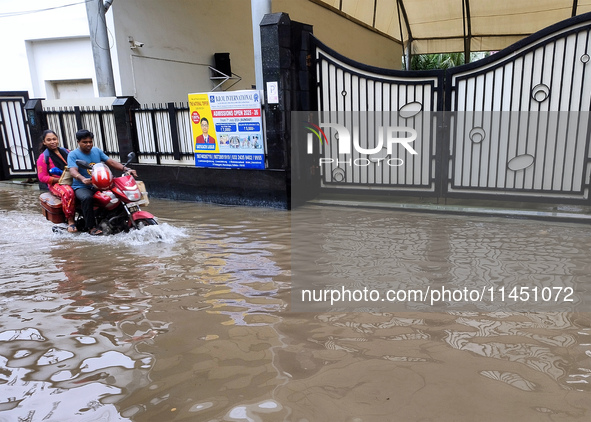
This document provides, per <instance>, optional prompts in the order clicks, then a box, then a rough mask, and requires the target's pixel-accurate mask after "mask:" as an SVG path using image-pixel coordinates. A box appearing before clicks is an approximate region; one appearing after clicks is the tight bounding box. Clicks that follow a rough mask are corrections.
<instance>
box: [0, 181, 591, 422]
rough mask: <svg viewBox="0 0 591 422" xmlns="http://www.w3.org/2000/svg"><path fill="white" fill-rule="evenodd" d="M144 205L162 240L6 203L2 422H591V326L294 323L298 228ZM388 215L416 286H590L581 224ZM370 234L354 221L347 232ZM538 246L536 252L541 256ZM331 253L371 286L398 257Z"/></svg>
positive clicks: (331, 316)
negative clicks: (49, 217)
mask: <svg viewBox="0 0 591 422" xmlns="http://www.w3.org/2000/svg"><path fill="white" fill-rule="evenodd" d="M150 208H151V211H152V212H153V213H154V214H155V215H157V216H159V217H160V223H161V225H160V226H158V227H148V228H147V229H145V231H142V232H136V233H131V234H127V235H117V236H112V237H102V238H93V237H91V236H88V235H84V234H79V235H74V236H72V235H63V234H62V235H58V234H53V233H51V231H50V229H49V228H50V226H51V224H50V223H48V222H46V221H45V220H44V219H43V217H42V216H41V213H40V211H39V209H38V208H37V203H36V194H35V193H34V192H29V191H24V190H16V189H6V188H4V189H2V188H0V250H1V251H3V252H4V253H3V254H2V255H0V263H1V268H2V269H3V272H2V274H0V289H1V295H0V421H7V422H8V421H10V422H12V421H17V420H19V418H20V419H21V420H25V421H30V422H33V421H42V420H46V421H96V420H109V421H134V422H140V421H278V420H285V421H302V422H303V421H319V420H322V421H384V420H403V421H411V420H438V421H473V420H484V421H487V420H488V421H499V420H520V421H529V420H544V418H545V419H549V420H588V419H589V416H590V415H591V403H589V400H588V397H589V392H590V391H591V386H590V384H589V381H591V316H590V315H589V314H588V313H570V312H545V313H537V312H510V311H508V310H501V309H483V310H481V311H480V312H475V311H468V310H462V309H459V310H453V309H452V310H449V309H448V310H446V312H426V309H423V308H411V309H410V311H409V310H408V309H407V310H406V311H405V312H399V313H396V312H384V311H381V312H357V313H352V312H331V313H329V312H316V313H296V312H293V310H290V292H291V290H290V288H291V284H290V281H291V261H290V259H291V255H290V245H291V244H290V242H291V235H292V233H291V229H290V223H291V221H290V219H291V218H292V215H291V214H290V213H287V212H284V211H276V210H265V209H252V208H241V207H217V206H213V205H207V204H191V203H174V202H166V201H158V200H153V201H152V202H151V204H150ZM380 212H382V213H383V214H381V215H379V218H381V219H383V220H384V221H388V222H389V223H392V222H396V223H397V226H399V227H404V230H403V231H401V232H399V233H397V234H395V236H394V238H390V237H385V238H384V239H383V240H384V242H385V243H386V244H387V245H388V248H389V250H390V252H392V251H394V252H395V255H396V257H397V260H396V262H397V263H398V264H399V265H398V266H397V267H396V268H397V270H396V271H398V274H400V275H401V276H402V279H403V280H404V281H405V282H408V283H409V285H414V284H413V283H416V282H417V281H419V282H420V281H421V280H423V281H424V282H425V283H428V282H441V283H443V282H446V283H447V282H449V283H458V285H462V280H464V281H466V280H467V279H470V278H474V279H486V280H494V279H495V277H501V274H502V273H504V272H507V273H510V274H517V273H521V274H534V275H535V274H543V275H545V277H548V279H547V280H553V279H554V278H556V279H558V278H560V280H564V278H563V277H565V276H566V277H567V278H566V280H567V281H569V280H571V281H573V282H577V283H582V280H583V279H584V278H585V277H586V276H587V275H588V274H589V267H588V265H589V264H588V263H587V262H586V261H587V260H586V258H587V257H588V256H589V254H588V252H589V251H590V250H591V241H590V239H591V230H590V229H589V228H588V227H587V226H577V225H561V224H558V223H548V224H545V223H537V222H536V223H534V224H532V222H528V221H523V222H515V221H512V222H510V224H508V222H507V220H497V219H480V220H478V219H473V220H466V219H457V218H455V217H449V216H446V217H445V218H443V219H439V218H438V217H437V216H430V217H428V218H427V220H429V221H430V222H431V223H430V224H426V225H425V224H421V225H417V224H416V215H415V214H406V213H401V212H398V213H394V214H392V213H391V212H386V211H380ZM328 213H329V214H330V215H333V214H331V212H330V211H329V212H328ZM364 218H365V217H364V211H363V210H356V211H355V213H354V214H352V215H351V220H350V221H351V224H349V227H350V232H352V233H354V232H355V227H363V226H364ZM422 221H423V223H424V221H425V219H422ZM333 223H334V224H337V223H338V222H333ZM315 224H316V222H314V221H308V226H309V227H310V228H312V229H313V228H314V227H315ZM341 225H342V224H341ZM479 225H481V226H479ZM533 227H535V231H532V228H533ZM474 233H479V236H474V235H473V234H474ZM532 233H535V237H536V239H537V240H540V241H539V242H538V241H536V242H535V244H531V242H528V238H531V236H532ZM573 233H576V242H575V240H573V239H574V237H573V235H572V234H573ZM341 234H342V233H341ZM509 235H511V236H513V237H511V239H516V241H513V242H511V241H509V240H508V239H509V238H508V236H509ZM330 245H331V247H332V248H333V249H331V250H330V252H331V253H333V254H336V253H337V252H342V253H343V254H344V256H345V258H342V260H341V261H340V262H341V263H342V264H343V265H344V266H346V267H347V268H348V269H350V270H351V271H358V266H357V265H358V264H359V263H361V262H366V263H367V262H370V263H371V265H365V267H364V268H366V269H367V268H370V269H373V270H375V271H376V274H377V273H378V272H379V271H380V270H383V268H384V267H383V265H385V264H386V262H387V261H388V256H391V255H388V256H386V255H385V254H384V255H381V254H382V251H381V250H374V251H367V250H364V249H363V248H358V249H357V250H355V252H356V253H351V251H350V250H347V249H343V248H342V245H336V244H335V243H334V242H333V243H330ZM335 245H336V246H335ZM339 247H341V249H340V250H337V249H334V248H339ZM347 254H348V255H347ZM360 254H361V255H363V254H365V255H364V256H365V259H366V261H363V260H361V261H359V262H357V261H355V260H357V259H358V256H360ZM566 256H568V257H569V258H568V259H565V257H566ZM450 257H451V258H450ZM475 257H476V258H477V260H478V262H480V264H482V265H474V262H475V261H474V259H475ZM311 259H312V261H314V260H316V261H318V262H321V260H322V257H311ZM326 271H327V273H328V272H329V271H328V270H326ZM331 271H337V272H338V271H342V267H340V266H335V267H334V268H331ZM409 274H411V275H412V277H411V278H409V276H408V275H409ZM532 277H533V278H536V277H537V275H536V276H532ZM569 277H570V279H569ZM516 278H517V276H516ZM547 280H546V279H545V280H544V282H547ZM354 282H355V283H361V284H362V282H363V279H362V278H357V279H354ZM361 284H360V285H361Z"/></svg>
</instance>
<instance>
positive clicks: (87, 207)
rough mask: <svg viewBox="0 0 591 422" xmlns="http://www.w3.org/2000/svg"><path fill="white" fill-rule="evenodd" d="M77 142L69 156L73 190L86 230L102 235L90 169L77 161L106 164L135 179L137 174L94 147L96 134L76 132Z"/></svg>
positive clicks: (84, 131)
mask: <svg viewBox="0 0 591 422" xmlns="http://www.w3.org/2000/svg"><path fill="white" fill-rule="evenodd" d="M76 140H77V141H78V148H77V149H75V150H74V151H71V152H70V154H68V168H69V170H70V173H71V174H72V177H73V179H74V180H73V182H72V189H74V192H75V194H76V198H77V199H78V201H79V202H80V207H81V208H82V214H83V216H84V222H85V224H86V229H87V230H88V232H89V233H90V234H91V235H95V236H96V235H101V234H103V232H102V230H100V229H99V228H98V227H97V222H96V219H95V216H94V210H93V195H94V193H95V191H96V190H95V189H94V188H93V186H92V179H91V176H90V173H89V172H88V169H86V168H78V164H77V163H76V160H83V161H86V162H88V163H91V164H95V163H100V162H104V163H105V164H107V165H108V166H109V167H111V168H112V169H115V170H120V171H124V172H129V173H131V174H132V175H133V176H134V177H137V172H136V171H135V170H131V169H129V168H127V167H125V166H124V165H123V164H121V163H119V162H118V161H115V160H113V159H112V158H109V157H108V156H107V155H106V154H105V153H104V152H103V151H102V150H101V149H100V148H97V147H95V146H93V143H94V134H93V133H92V132H90V131H88V130H86V129H81V130H79V131H78V132H76Z"/></svg>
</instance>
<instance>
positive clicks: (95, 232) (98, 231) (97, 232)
mask: <svg viewBox="0 0 591 422" xmlns="http://www.w3.org/2000/svg"><path fill="white" fill-rule="evenodd" d="M101 234H103V231H102V230H101V229H97V228H96V227H94V228H92V229H91V230H90V235H91V236H100V235H101Z"/></svg>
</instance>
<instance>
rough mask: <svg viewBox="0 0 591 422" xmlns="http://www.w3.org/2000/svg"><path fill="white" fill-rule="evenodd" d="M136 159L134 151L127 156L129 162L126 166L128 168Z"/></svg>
mask: <svg viewBox="0 0 591 422" xmlns="http://www.w3.org/2000/svg"><path fill="white" fill-rule="evenodd" d="M134 158H135V153H134V152H133V151H132V152H130V153H129V154H127V162H126V163H125V164H124V166H127V165H128V164H129V163H131V162H132V161H133V160H134Z"/></svg>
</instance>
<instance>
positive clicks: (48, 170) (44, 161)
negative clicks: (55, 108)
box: [37, 130, 78, 233]
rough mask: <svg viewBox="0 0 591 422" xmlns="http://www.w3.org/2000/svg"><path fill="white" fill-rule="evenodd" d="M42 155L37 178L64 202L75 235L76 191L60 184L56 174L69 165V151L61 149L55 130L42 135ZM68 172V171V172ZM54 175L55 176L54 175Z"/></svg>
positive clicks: (39, 160)
mask: <svg viewBox="0 0 591 422" xmlns="http://www.w3.org/2000/svg"><path fill="white" fill-rule="evenodd" d="M41 140H42V144H41V150H40V152H41V154H40V155H39V158H38V159H37V177H38V178H39V181H40V182H41V183H45V184H47V187H48V188H49V192H51V193H52V194H54V195H55V196H58V197H59V198H60V199H61V200H62V209H63V210H64V214H65V216H66V220H68V232H70V233H75V232H77V231H78V230H77V229H76V224H75V221H74V214H75V212H76V208H75V206H76V205H75V200H76V197H75V195H74V190H73V189H72V187H71V186H68V185H60V184H58V182H59V180H60V176H59V175H58V173H60V172H59V171H57V172H56V170H52V169H59V170H61V171H62V172H63V171H64V168H65V167H66V165H67V163H68V153H69V151H68V150H67V149H65V148H59V147H58V145H59V140H58V138H57V134H56V133H55V132H54V131H53V130H46V131H44V132H43V135H41ZM66 171H67V170H66ZM52 173H54V174H52Z"/></svg>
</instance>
